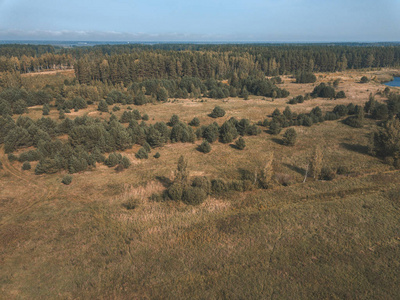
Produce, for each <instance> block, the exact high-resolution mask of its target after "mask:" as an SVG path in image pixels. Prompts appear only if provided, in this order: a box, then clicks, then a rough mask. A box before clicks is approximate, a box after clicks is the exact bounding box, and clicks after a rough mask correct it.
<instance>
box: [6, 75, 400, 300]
mask: <svg viewBox="0 0 400 300" xmlns="http://www.w3.org/2000/svg"><path fill="white" fill-rule="evenodd" d="M371 72H372V73H368V74H371V75H370V76H371V77H372V76H373V74H375V73H376V72H378V71H371ZM374 72H375V73H374ZM382 72H383V71H382ZM364 73H365V72H358V71H349V72H346V73H335V74H317V77H318V82H317V84H318V83H319V82H321V81H325V82H328V81H331V80H334V79H335V78H339V77H340V78H342V80H341V81H342V82H341V83H340V85H339V88H338V89H339V90H345V92H346V94H348V96H349V98H348V99H343V100H336V101H331V100H326V99H314V100H310V101H306V102H305V103H303V104H297V105H293V106H291V109H292V110H293V111H297V112H304V111H308V110H310V109H311V108H312V107H314V106H315V105H320V106H321V107H322V108H323V109H326V110H328V109H331V108H332V107H333V106H334V105H336V104H339V103H349V102H353V103H355V104H362V103H363V102H365V101H367V100H368V95H369V93H370V92H373V93H374V92H376V91H377V90H383V88H384V86H383V85H380V84H378V83H375V82H370V83H367V84H359V83H357V81H358V80H359V78H361V76H362V75H363V74H364ZM319 75H322V76H323V77H322V78H320V77H319ZM42 76H53V75H42ZM56 76H57V75H55V76H54V77H56ZM33 78H34V77H33ZM57 80H58V79H57ZM291 80H292V79H290V78H286V77H285V78H284V81H285V83H284V84H283V87H285V88H287V89H288V90H290V91H291V96H290V97H292V96H295V95H298V94H304V93H305V92H310V91H312V89H313V85H310V84H308V85H298V84H293V83H290V81H291ZM378 99H380V98H379V97H378ZM270 100H271V99H266V100H262V98H261V97H250V100H248V101H244V100H242V99H229V100H228V101H227V102H222V101H219V100H210V99H207V101H206V102H199V101H191V100H179V101H178V102H177V103H166V104H160V105H145V106H142V107H138V109H139V110H140V112H141V113H147V114H148V115H149V116H150V121H149V122H150V123H153V122H157V121H164V122H166V121H168V120H169V118H170V117H171V115H172V114H173V113H176V114H178V115H179V116H180V118H181V120H183V121H185V122H189V121H190V120H191V119H192V118H193V117H195V116H197V117H198V118H199V119H200V121H201V124H209V123H211V122H213V121H214V119H211V118H209V117H208V116H207V114H208V113H210V112H211V110H212V109H213V108H214V106H215V105H220V106H222V107H223V108H224V109H225V110H226V112H227V115H226V116H225V117H224V118H220V119H217V122H218V123H222V122H223V121H224V120H226V119H229V118H230V117H232V116H234V117H236V118H249V119H251V120H252V121H258V120H262V119H264V118H265V117H266V116H267V115H269V114H271V113H272V111H273V110H274V109H275V108H280V109H283V108H284V107H285V106H286V102H287V100H288V99H277V100H275V101H274V102H272V101H270ZM121 108H122V109H121V111H119V112H116V114H117V115H118V116H119V115H120V114H122V112H123V110H124V109H125V108H126V106H121ZM135 108H136V107H135ZM95 109H96V107H95V106H94V105H93V106H90V107H89V108H87V109H85V110H81V111H79V112H77V113H71V115H72V114H74V116H77V115H83V114H85V113H88V114H90V115H91V116H99V117H102V118H107V117H108V116H109V114H102V115H100V114H99V113H98V112H97V111H95ZM29 116H31V117H33V118H39V117H41V111H39V108H31V109H30V112H29ZM50 117H52V118H55V119H57V118H58V114H57V112H56V111H55V110H54V109H52V111H51V114H50ZM375 127H376V125H375V123H374V122H372V121H370V120H367V122H366V125H365V126H364V127H363V128H361V129H354V128H351V127H348V126H346V125H344V124H342V123H341V122H340V121H331V122H325V123H322V124H318V125H314V126H312V127H295V129H296V131H297V133H298V143H297V144H296V145H295V146H294V147H285V146H282V145H281V143H280V139H281V135H278V136H271V135H269V134H267V133H266V132H263V133H261V134H260V135H259V136H253V137H245V140H246V145H247V147H246V148H245V150H243V151H239V150H236V149H234V148H232V147H230V146H229V145H225V144H221V143H214V144H212V151H211V152H210V153H209V154H203V153H200V152H198V151H197V150H196V146H197V145H198V144H199V143H200V142H199V141H198V142H196V143H195V144H181V143H177V144H167V145H165V146H164V147H161V148H159V149H155V150H153V151H152V153H151V155H150V156H149V159H148V160H138V159H136V158H135V157H134V153H135V152H136V151H137V150H138V146H135V147H133V148H132V149H130V150H128V151H125V152H124V155H127V156H128V157H129V158H130V159H131V161H132V166H131V167H130V168H129V169H127V170H125V171H123V172H121V173H117V172H115V170H114V169H112V168H107V167H105V166H98V167H97V168H96V169H94V170H91V171H87V172H83V173H79V174H74V175H73V181H72V183H71V184H70V185H68V186H66V185H63V184H61V178H62V177H63V175H64V174H62V173H60V174H55V175H41V176H35V175H34V171H33V170H34V164H33V168H32V170H30V171H22V170H21V164H20V163H19V162H13V163H9V162H8V161H7V159H6V156H5V155H4V152H2V151H1V152H0V161H2V162H3V165H4V168H3V170H0V262H1V272H0V289H1V294H2V296H1V297H0V298H4V299H53V298H62V299H150V298H151V299H153V298H155V299H160V298H171V299H182V298H184V299H187V298H190V299H200V298H201V299H204V298H207V299H217V298H218V299H219V298H223V299H227V298H229V299H253V298H262V299H264V298H271V299H272V298H280V299H310V298H318V299H320V298H322V299H325V298H333V299H334V298H361V299H367V298H369V299H370V298H374V299H396V298H397V297H398V295H399V294H400V290H399V286H400V273H399V270H400V260H399V257H400V231H399V228H400V222H399V217H398V212H399V209H400V206H399V205H400V202H399V201H398V198H399V197H398V192H399V190H398V182H400V173H399V172H397V171H394V170H392V169H391V168H390V167H389V166H388V165H384V164H382V162H381V161H379V160H378V159H377V158H374V157H372V156H370V155H368V154H367V152H366V146H367V144H368V134H369V133H370V132H371V131H372V130H374V129H375ZM315 145H320V147H321V148H322V149H324V164H325V165H328V166H331V167H337V166H338V165H344V166H346V167H348V168H349V169H350V170H351V174H349V176H339V177H338V178H336V179H335V180H333V181H329V182H324V181H313V180H312V179H311V178H310V179H308V180H307V182H306V183H305V184H303V183H302V181H303V176H304V172H305V168H306V165H307V163H308V160H309V158H310V155H311V154H312V151H313V149H314V147H315ZM156 151H158V152H160V153H161V157H160V158H159V159H155V158H153V156H152V155H153V154H154V153H155V152H156ZM272 152H273V153H274V168H275V172H277V173H280V174H284V175H285V176H290V177H292V178H293V184H292V185H291V186H288V187H282V186H275V187H274V188H272V189H268V190H254V191H250V192H246V193H231V194H227V195H225V196H221V197H218V198H213V197H209V198H208V199H207V200H206V201H205V202H204V203H203V204H201V205H200V206H197V207H193V206H186V205H184V204H182V203H180V202H168V201H167V202H155V201H152V200H150V199H149V196H150V195H152V194H153V193H160V192H162V191H163V190H164V189H165V187H164V186H163V178H167V179H168V178H170V179H171V174H172V172H173V171H174V170H175V169H176V163H177V160H178V158H179V156H180V155H185V157H186V158H187V159H188V161H189V170H190V176H203V175H205V176H209V177H211V178H217V177H218V178H224V179H229V180H232V179H237V178H238V177H239V172H238V170H239V169H240V168H244V169H248V170H251V171H254V170H255V169H257V168H259V167H260V166H264V165H265V161H266V160H267V159H268V157H269V156H270V153H272ZM129 201H133V202H134V205H133V207H131V209H127V208H126V205H125V204H126V203H127V202H129Z"/></svg>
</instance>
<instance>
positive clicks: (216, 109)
mask: <svg viewBox="0 0 400 300" xmlns="http://www.w3.org/2000/svg"><path fill="white" fill-rule="evenodd" d="M209 116H210V117H211V118H221V117H223V116H225V110H223V109H222V108H221V107H220V106H216V107H214V109H213V111H212V112H211V113H210V114H209Z"/></svg>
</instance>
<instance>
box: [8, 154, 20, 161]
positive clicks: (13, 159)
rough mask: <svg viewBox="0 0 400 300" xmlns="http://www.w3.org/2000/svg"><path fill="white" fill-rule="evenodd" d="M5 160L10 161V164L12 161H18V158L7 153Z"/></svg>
mask: <svg viewBox="0 0 400 300" xmlns="http://www.w3.org/2000/svg"><path fill="white" fill-rule="evenodd" d="M7 158H8V161H10V162H13V161H16V160H18V157H16V156H15V155H14V154H12V153H9V154H8V155H7Z"/></svg>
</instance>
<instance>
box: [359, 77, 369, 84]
mask: <svg viewBox="0 0 400 300" xmlns="http://www.w3.org/2000/svg"><path fill="white" fill-rule="evenodd" d="M368 81H369V79H368V77H367V76H363V77H361V80H360V82H361V83H367V82H368Z"/></svg>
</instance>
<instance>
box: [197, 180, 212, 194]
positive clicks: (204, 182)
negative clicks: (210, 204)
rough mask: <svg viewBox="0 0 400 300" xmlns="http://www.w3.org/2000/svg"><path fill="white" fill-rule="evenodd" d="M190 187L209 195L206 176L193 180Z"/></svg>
mask: <svg viewBox="0 0 400 300" xmlns="http://www.w3.org/2000/svg"><path fill="white" fill-rule="evenodd" d="M192 186H193V187H197V188H200V189H202V190H204V191H205V192H206V194H207V195H208V194H210V193H211V182H210V180H209V179H208V178H207V177H206V176H202V177H200V176H198V177H195V178H193V181H192Z"/></svg>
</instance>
